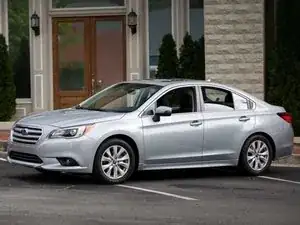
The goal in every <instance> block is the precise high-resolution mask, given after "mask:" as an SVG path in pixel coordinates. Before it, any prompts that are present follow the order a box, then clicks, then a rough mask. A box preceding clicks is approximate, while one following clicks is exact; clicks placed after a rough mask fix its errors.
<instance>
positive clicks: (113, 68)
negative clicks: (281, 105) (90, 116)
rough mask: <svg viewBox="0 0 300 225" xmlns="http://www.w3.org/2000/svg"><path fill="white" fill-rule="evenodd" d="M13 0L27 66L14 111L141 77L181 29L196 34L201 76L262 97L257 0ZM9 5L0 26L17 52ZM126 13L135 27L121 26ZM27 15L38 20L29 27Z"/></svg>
mask: <svg viewBox="0 0 300 225" xmlns="http://www.w3.org/2000/svg"><path fill="white" fill-rule="evenodd" d="M21 1H22V2H23V3H25V4H26V7H28V8H27V11H25V12H26V16H27V18H26V21H25V22H24V24H25V25H24V26H25V31H26V32H27V33H28V35H27V36H28V59H27V60H28V62H29V65H30V67H29V68H28V73H25V72H24V73H20V72H19V73H18V74H17V75H16V78H15V80H16V83H17V93H18V94H17V95H18V96H17V97H18V98H17V114H16V117H20V116H24V115H27V114H29V113H31V112H40V111H46V110H52V109H58V108H63V107H69V106H72V105H74V104H77V103H79V102H80V101H82V100H84V99H85V98H87V97H89V96H90V95H92V94H93V93H94V92H96V91H97V90H100V89H101V88H103V87H106V86H107V85H110V84H112V83H114V82H118V81H123V80H134V79H142V78H149V77H150V76H151V75H152V74H153V73H155V70H156V67H157V61H158V55H159V53H158V49H159V46H160V42H161V39H162V37H163V36H164V35H165V34H167V33H172V34H173V37H174V39H175V41H176V44H177V47H178V49H179V48H180V46H181V44H182V41H183V37H184V35H185V33H186V32H189V33H190V34H191V35H192V37H193V39H195V40H196V39H199V38H201V37H204V43H205V47H204V54H205V75H206V79H211V80H212V81H216V82H221V83H224V84H230V85H232V86H235V87H238V88H241V89H243V90H245V91H247V92H249V93H251V94H254V95H256V96H258V97H259V98H262V99H263V98H264V93H265V75H264V74H265V46H266V44H265V36H266V35H265V11H266V10H265V1H263V0H27V1H26V0H21ZM14 2H15V1H14ZM13 4H16V3H11V2H10V0H2V1H0V33H3V34H4V35H5V37H6V38H7V41H8V44H9V48H10V49H12V51H15V52H17V51H16V50H13V48H14V47H15V46H16V45H14V44H12V43H14V41H15V42H17V41H19V42H18V43H20V42H21V41H20V40H18V39H17V38H16V37H18V35H19V32H20V31H18V30H17V29H16V28H15V27H17V26H14V25H13V24H14V22H15V21H14V18H15V17H16V15H15V14H18V12H19V11H17V9H15V8H14V7H16V6H17V5H13ZM24 7H25V6H24ZM13 10H15V11H13ZM131 12H134V13H136V15H137V23H136V30H135V29H134V28H131V27H130V26H129V23H130V21H129V20H130V19H131V17H129V15H130V13H131ZM33 15H36V16H37V17H38V20H39V21H37V20H34V21H32V20H31V19H32V16H33ZM33 22H39V23H38V24H37V25H38V26H37V28H38V29H37V30H35V29H33V27H32V26H33V25H34V24H33ZM15 23H16V22H15ZM11 24H12V25H11ZM20 26H21V23H20ZM13 32H15V33H14V34H13ZM21 56H22V54H21ZM24 60H26V57H24ZM21 71H22V70H21ZM16 73H17V72H16ZM18 90H19V92H18Z"/></svg>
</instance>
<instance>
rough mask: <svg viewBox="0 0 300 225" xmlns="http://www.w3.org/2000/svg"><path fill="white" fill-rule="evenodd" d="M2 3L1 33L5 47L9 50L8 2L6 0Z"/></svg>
mask: <svg viewBox="0 0 300 225" xmlns="http://www.w3.org/2000/svg"><path fill="white" fill-rule="evenodd" d="M2 1H3V7H4V24H3V26H4V27H3V31H4V35H5V38H6V42H7V46H8V49H9V29H8V2H7V0H2Z"/></svg>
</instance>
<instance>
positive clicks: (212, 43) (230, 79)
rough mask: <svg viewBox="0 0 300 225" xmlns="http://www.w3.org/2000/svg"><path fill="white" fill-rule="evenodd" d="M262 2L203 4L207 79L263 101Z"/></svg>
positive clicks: (241, 1)
mask: <svg viewBox="0 0 300 225" xmlns="http://www.w3.org/2000/svg"><path fill="white" fill-rule="evenodd" d="M263 2H264V1H256V0H248V1H243V0H236V1H223V2H222V4H221V3H219V2H218V1H214V0H205V1H204V22H205V28H204V33H205V38H204V39H205V63H206V68H205V71H206V78H207V79H209V78H210V79H212V81H217V82H221V83H224V84H230V85H233V86H236V87H238V88H241V89H243V90H245V91H247V92H248V93H250V94H254V95H255V96H257V97H259V98H261V99H263V98H264V4H263Z"/></svg>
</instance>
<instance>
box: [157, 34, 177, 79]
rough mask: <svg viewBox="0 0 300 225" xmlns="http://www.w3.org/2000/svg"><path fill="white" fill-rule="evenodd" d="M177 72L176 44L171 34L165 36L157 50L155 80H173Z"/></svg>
mask: <svg viewBox="0 0 300 225" xmlns="http://www.w3.org/2000/svg"><path fill="white" fill-rule="evenodd" d="M177 72H178V57H177V49H176V43H175V41H174V38H173V36H172V34H166V35H165V36H164V37H163V39H162V43H161V46H160V48H159V58H158V67H157V73H156V77H157V78H174V77H177Z"/></svg>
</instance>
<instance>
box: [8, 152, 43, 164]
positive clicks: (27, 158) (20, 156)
mask: <svg viewBox="0 0 300 225" xmlns="http://www.w3.org/2000/svg"><path fill="white" fill-rule="evenodd" d="M9 158H11V159H14V160H19V161H23V162H29V163H39V164H41V163H42V162H43V161H42V160H41V159H40V158H39V157H38V156H37V155H33V154H28V153H22V152H14V151H11V152H9Z"/></svg>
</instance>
